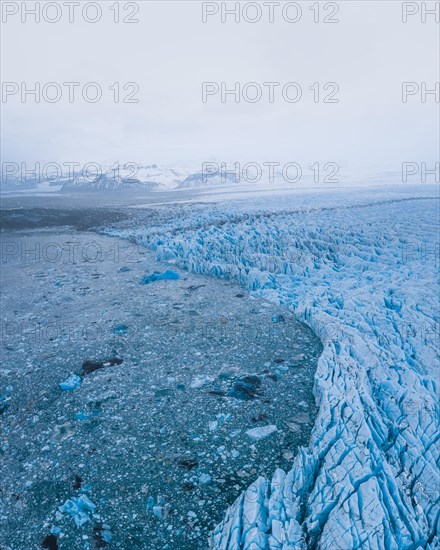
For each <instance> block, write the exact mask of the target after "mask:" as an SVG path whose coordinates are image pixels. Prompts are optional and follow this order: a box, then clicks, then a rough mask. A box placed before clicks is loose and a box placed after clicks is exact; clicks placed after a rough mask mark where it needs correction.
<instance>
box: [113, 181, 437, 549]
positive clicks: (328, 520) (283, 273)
mask: <svg viewBox="0 0 440 550" xmlns="http://www.w3.org/2000/svg"><path fill="white" fill-rule="evenodd" d="M290 204H293V206H290V207H289V205H290ZM157 218H158V220H157V223H156V224H155V223H153V224H151V223H150V224H149V227H148V228H146V227H145V226H142V215H141V214H140V215H139V221H138V223H133V220H131V225H125V226H124V224H120V225H119V226H118V227H113V228H107V229H105V232H106V233H107V234H113V235H118V236H120V237H123V238H126V239H129V240H131V241H133V242H136V243H139V244H142V245H144V246H147V247H149V248H151V249H153V250H155V251H156V254H157V258H158V259H159V260H162V261H163V262H164V263H165V264H167V263H171V264H177V265H179V266H180V267H183V268H185V269H187V270H189V271H192V272H194V273H200V274H207V275H211V276H214V277H222V278H228V279H233V280H236V281H238V282H239V283H240V284H241V285H242V286H243V287H246V288H247V289H249V290H250V291H252V292H254V293H256V294H258V295H260V296H262V297H264V298H265V299H267V300H270V301H272V302H274V303H277V304H282V305H285V306H287V307H289V308H290V309H291V310H292V311H293V312H294V314H295V315H296V316H297V317H298V318H299V319H300V320H302V321H303V322H305V323H306V324H308V325H309V326H310V327H311V328H312V329H313V330H314V331H315V332H316V334H317V335H318V336H319V337H320V338H321V340H322V343H323V346H324V351H323V353H322V356H321V357H320V360H319V363H318V369H317V373H316V379H315V387H314V394H315V398H316V403H317V406H318V407H319V412H318V416H317V419H316V422H315V426H314V429H313V431H312V435H311V439H310V443H309V446H308V447H307V448H300V450H299V452H298V453H297V455H296V457H295V458H294V460H293V464H292V467H291V469H290V471H288V472H284V471H282V470H280V469H277V470H275V471H274V473H273V477H272V478H271V479H265V478H263V477H259V478H258V479H257V480H255V481H254V482H253V483H252V484H251V485H250V486H249V487H248V489H247V490H246V491H245V492H244V493H243V494H242V495H241V496H240V497H239V498H238V499H237V500H236V502H235V503H234V504H233V505H232V506H231V507H230V508H229V509H228V510H227V511H226V513H225V516H224V519H223V521H222V522H221V523H220V524H219V525H218V526H217V527H216V528H215V530H214V531H213V533H212V535H211V538H210V541H209V544H210V547H211V548H213V549H224V550H226V549H228V550H235V549H245V550H257V549H261V550H263V549H271V550H272V549H274V550H275V549H283V550H293V549H295V550H297V549H306V548H307V549H326V550H336V549H341V550H350V549H361V548H362V549H371V550H375V549H386V550H397V549H399V550H400V549H407V550H410V549H412V550H416V549H422V548H425V549H428V550H434V549H436V548H440V535H439V532H438V530H439V521H440V509H439V504H440V477H439V470H438V466H439V446H438V443H439V429H438V428H439V426H438V412H439V407H438V397H439V355H438V344H439V322H440V308H439V293H438V267H439V261H440V259H439V240H440V239H439V219H440V209H439V198H438V189H437V187H435V186H431V187H426V188H423V189H422V188H414V189H412V188H409V187H407V188H405V189H404V188H399V187H393V188H389V189H383V188H380V189H379V188H372V189H370V190H363V191H362V192H359V193H354V194H350V193H336V192H335V193H331V192H327V193H320V194H318V193H313V194H311V193H304V194H302V195H301V194H297V196H296V197H293V199H292V197H288V196H282V197H268V196H266V197H262V198H260V199H258V198H252V199H249V198H248V199H246V198H243V199H242V200H236V201H230V200H228V198H225V200H220V201H219V200H217V201H212V202H211V203H210V204H209V203H208V204H206V203H204V204H202V203H198V204H193V205H178V206H176V205H174V206H172V207H170V208H168V209H162V210H161V212H160V213H157Z"/></svg>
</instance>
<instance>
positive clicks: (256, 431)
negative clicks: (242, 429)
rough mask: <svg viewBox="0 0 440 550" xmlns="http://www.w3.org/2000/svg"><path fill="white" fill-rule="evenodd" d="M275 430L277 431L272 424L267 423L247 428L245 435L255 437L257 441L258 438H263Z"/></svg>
mask: <svg viewBox="0 0 440 550" xmlns="http://www.w3.org/2000/svg"><path fill="white" fill-rule="evenodd" d="M277 431H278V428H277V427H276V426H275V425H274V424H269V425H268V426H260V427H258V428H252V430H248V431H247V432H246V435H247V436H248V437H250V438H251V439H255V440H256V441H259V440H260V439H264V438H265V437H268V436H269V435H271V434H273V433H275V432H277Z"/></svg>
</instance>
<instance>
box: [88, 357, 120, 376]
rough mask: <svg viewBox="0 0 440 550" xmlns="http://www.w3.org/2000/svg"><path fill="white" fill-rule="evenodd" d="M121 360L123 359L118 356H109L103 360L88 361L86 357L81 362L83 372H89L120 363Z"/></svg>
mask: <svg viewBox="0 0 440 550" xmlns="http://www.w3.org/2000/svg"><path fill="white" fill-rule="evenodd" d="M122 362H123V360H122V359H119V358H118V357H111V358H110V359H105V360H103V361H89V360H88V359H86V360H85V361H83V364H82V370H83V374H90V373H91V372H94V371H95V370H98V369H103V368H105V367H113V366H115V365H120V364H121V363H122Z"/></svg>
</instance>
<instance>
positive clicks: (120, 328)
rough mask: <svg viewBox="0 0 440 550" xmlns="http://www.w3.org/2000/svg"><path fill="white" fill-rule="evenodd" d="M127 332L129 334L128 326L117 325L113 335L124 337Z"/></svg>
mask: <svg viewBox="0 0 440 550" xmlns="http://www.w3.org/2000/svg"><path fill="white" fill-rule="evenodd" d="M127 332H128V327H127V325H116V326H115V327H113V334H119V335H124V334H127Z"/></svg>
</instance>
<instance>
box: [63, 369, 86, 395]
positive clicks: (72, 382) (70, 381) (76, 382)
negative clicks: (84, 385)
mask: <svg viewBox="0 0 440 550" xmlns="http://www.w3.org/2000/svg"><path fill="white" fill-rule="evenodd" d="M81 382H82V380H81V378H80V377H79V376H77V375H76V374H73V373H72V374H71V375H70V376H69V377H68V378H66V380H64V382H61V384H60V388H61V389H62V390H63V391H72V390H76V388H79V387H80V386H81Z"/></svg>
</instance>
